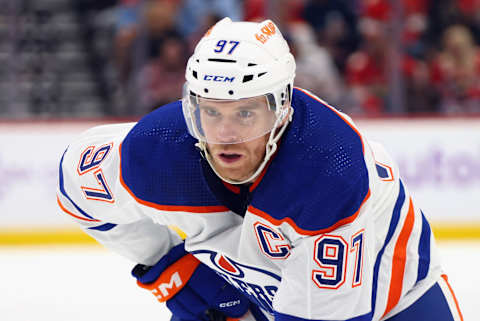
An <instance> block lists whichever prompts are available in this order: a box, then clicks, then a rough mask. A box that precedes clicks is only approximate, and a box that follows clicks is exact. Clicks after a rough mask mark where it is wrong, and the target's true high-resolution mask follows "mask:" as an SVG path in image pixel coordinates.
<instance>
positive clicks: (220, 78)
mask: <svg viewBox="0 0 480 321" xmlns="http://www.w3.org/2000/svg"><path fill="white" fill-rule="evenodd" d="M234 79H235V77H227V76H215V75H205V76H204V77H203V80H206V81H220V82H233V80H234Z"/></svg>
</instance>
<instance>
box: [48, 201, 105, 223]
mask: <svg viewBox="0 0 480 321" xmlns="http://www.w3.org/2000/svg"><path fill="white" fill-rule="evenodd" d="M57 203H58V206H60V208H61V209H62V211H64V212H65V213H67V214H68V215H70V216H73V217H75V218H76V219H79V220H82V221H87V222H100V220H97V219H90V218H86V217H81V216H78V215H75V214H73V213H72V212H70V211H69V210H67V209H66V208H65V207H64V206H63V204H62V203H61V202H60V199H59V198H58V196H57Z"/></svg>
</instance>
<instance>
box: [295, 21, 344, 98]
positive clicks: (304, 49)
mask: <svg viewBox="0 0 480 321" xmlns="http://www.w3.org/2000/svg"><path fill="white" fill-rule="evenodd" d="M287 40H288V41H289V44H290V48H291V51H292V54H293V55H294V56H295V61H296V64H297V69H296V76H295V84H296V85H297V86H299V87H302V88H305V89H308V90H310V91H312V92H313V93H314V94H316V95H318V96H320V97H322V98H324V99H325V100H326V101H327V102H329V103H330V104H333V105H336V106H341V105H343V104H342V99H343V98H344V97H345V91H344V85H343V80H342V78H341V76H340V74H339V72H338V69H337V67H336V65H335V63H334V61H333V59H332V56H331V55H330V53H329V52H328V51H327V50H326V49H325V48H323V47H321V46H319V45H318V44H317V42H316V40H315V35H314V32H313V30H312V28H311V27H310V25H308V24H306V23H301V22H298V23H291V24H290V25H289V27H288V37H287Z"/></svg>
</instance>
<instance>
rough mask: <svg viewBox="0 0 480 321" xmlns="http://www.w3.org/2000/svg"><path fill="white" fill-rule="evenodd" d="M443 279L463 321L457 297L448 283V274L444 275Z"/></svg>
mask: <svg viewBox="0 0 480 321" xmlns="http://www.w3.org/2000/svg"><path fill="white" fill-rule="evenodd" d="M442 278H443V279H444V280H445V283H447V286H448V289H449V290H450V293H451V294H452V297H453V301H455V306H456V307H457V311H458V315H459V316H460V320H461V321H463V315H462V312H461V311H460V306H459V305H458V301H457V297H456V296H455V293H453V289H452V287H451V286H450V283H448V277H447V275H446V274H442Z"/></svg>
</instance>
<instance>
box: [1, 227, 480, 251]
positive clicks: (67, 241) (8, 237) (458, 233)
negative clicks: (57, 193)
mask: <svg viewBox="0 0 480 321" xmlns="http://www.w3.org/2000/svg"><path fill="white" fill-rule="evenodd" d="M432 229H433V233H434V235H435V238H436V239H437V240H468V239H472V240H477V241H478V240H480V222H478V223H477V222H475V223H471V224H465V223H464V224H445V223H443V224H432ZM49 244H51V245H95V244H97V242H96V241H95V240H94V239H93V238H92V237H90V236H89V235H87V234H86V233H85V232H83V231H82V230H81V229H80V228H71V229H70V228H69V229H65V228H62V229H45V228H42V229H39V228H32V229H1V228H0V246H11V245H49Z"/></svg>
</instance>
